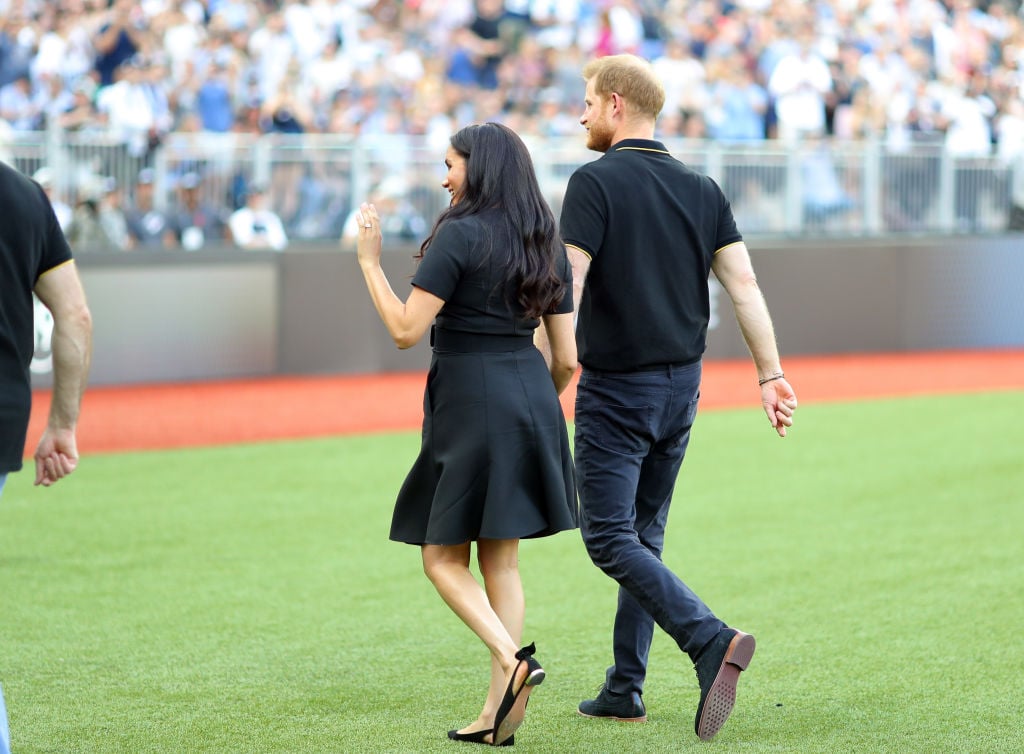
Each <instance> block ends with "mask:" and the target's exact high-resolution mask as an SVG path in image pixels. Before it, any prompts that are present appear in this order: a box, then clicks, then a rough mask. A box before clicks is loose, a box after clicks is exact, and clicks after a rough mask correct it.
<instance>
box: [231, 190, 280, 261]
mask: <svg viewBox="0 0 1024 754" xmlns="http://www.w3.org/2000/svg"><path fill="white" fill-rule="evenodd" d="M228 228H229V230H230V231H231V239H232V241H234V243H235V246H237V247H238V248H240V249H246V250H249V251H258V250H264V251H284V249H285V247H286V246H287V245H288V236H287V234H286V233H285V231H284V224H283V223H282V222H281V218H280V217H279V216H278V215H277V213H276V212H274V211H273V210H272V209H270V208H269V207H268V206H267V190H266V187H265V186H263V185H261V184H253V185H252V186H250V187H249V191H248V193H247V194H246V197H245V206H244V207H242V208H241V209H237V210H235V211H234V212H232V213H231V217H230V218H229V219H228Z"/></svg>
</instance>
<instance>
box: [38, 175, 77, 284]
mask: <svg viewBox="0 0 1024 754" xmlns="http://www.w3.org/2000/svg"><path fill="white" fill-rule="evenodd" d="M39 193H40V194H41V195H42V198H43V201H44V207H45V210H44V211H45V212H46V219H45V227H46V233H45V236H44V237H43V253H42V254H41V255H40V257H39V265H38V266H37V267H36V270H35V279H36V280H38V279H39V277H40V276H41V275H42V274H43V273H45V272H48V271H49V270H52V269H53V268H54V267H60V266H61V265H62V264H65V263H67V262H69V261H71V256H72V255H71V247H70V246H69V245H68V241H67V239H66V238H65V237H64V231H62V230H61V229H60V223H59V222H58V221H57V215H56V213H54V211H53V205H51V204H50V200H49V198H48V197H47V196H46V193H45V192H44V191H43V190H42V189H41V188H40V189H39Z"/></svg>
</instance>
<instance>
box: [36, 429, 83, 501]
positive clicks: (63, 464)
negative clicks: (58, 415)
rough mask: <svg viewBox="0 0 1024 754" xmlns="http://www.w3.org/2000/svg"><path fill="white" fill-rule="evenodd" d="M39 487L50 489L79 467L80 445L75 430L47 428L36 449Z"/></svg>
mask: <svg viewBox="0 0 1024 754" xmlns="http://www.w3.org/2000/svg"><path fill="white" fill-rule="evenodd" d="M35 459H36V481H35V483H36V484H37V485H39V484H41V485H43V486H44V487H49V486H50V485H52V484H56V483H57V482H58V481H59V480H61V479H63V478H64V477H66V476H67V475H68V474H70V473H71V472H72V471H74V470H75V469H76V468H77V467H78V444H77V443H76V442H75V431H74V430H73V429H51V428H50V427H47V428H46V431H45V432H43V436H42V437H41V438H40V439H39V445H38V446H37V447H36V454H35Z"/></svg>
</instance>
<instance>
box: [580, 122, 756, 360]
mask: <svg viewBox="0 0 1024 754" xmlns="http://www.w3.org/2000/svg"><path fill="white" fill-rule="evenodd" d="M560 229H561V234H562V240H563V241H565V243H566V244H567V245H569V246H574V247H576V248H577V249H579V250H580V251H582V252H583V253H584V254H586V255H587V256H588V257H590V260H591V264H590V271H589V273H588V274H587V281H586V286H585V288H584V290H583V298H582V300H581V301H580V310H579V320H578V324H577V328H576V341H577V346H578V350H579V360H580V363H581V364H583V366H585V367H587V368H590V369H597V370H601V371H609V372H631V371H637V370H642V369H645V368H650V367H654V366H658V365H662V364H689V363H693V362H695V361H697V360H699V359H700V358H701V356H702V354H703V353H704V349H705V346H706V339H707V331H708V320H709V318H710V304H709V301H708V298H709V295H708V276H709V275H710V273H711V262H712V260H713V259H714V256H715V253H716V252H717V251H719V250H721V249H723V248H725V247H726V246H729V245H731V244H735V243H738V242H740V241H742V240H743V237H742V236H741V235H740V233H739V231H738V230H737V229H736V222H735V220H734V219H733V216H732V208H731V207H730V205H729V201H728V200H727V199H726V198H725V195H724V194H723V193H722V190H721V189H720V188H719V187H718V184H716V183H715V182H714V181H713V180H711V179H710V178H708V177H707V176H705V175H702V174H700V173H698V172H696V171H694V170H691V169H690V168H688V167H687V166H686V165H684V164H683V163H681V162H680V161H679V160H677V159H675V158H674V157H672V156H671V155H670V154H669V153H668V150H666V149H665V146H664V145H663V144H661V143H660V142H657V141H649V140H646V139H625V140H623V141H620V142H618V143H616V144H615V145H614V146H612V148H611V149H609V150H608V151H607V152H606V153H605V154H604V155H603V156H602V157H601V158H599V159H597V160H594V161H593V162H590V163H587V164H586V165H583V166H582V167H580V168H579V169H578V170H576V172H575V173H573V175H572V177H571V178H570V179H569V184H568V186H567V188H566V193H565V199H564V201H563V204H562V216H561V220H560Z"/></svg>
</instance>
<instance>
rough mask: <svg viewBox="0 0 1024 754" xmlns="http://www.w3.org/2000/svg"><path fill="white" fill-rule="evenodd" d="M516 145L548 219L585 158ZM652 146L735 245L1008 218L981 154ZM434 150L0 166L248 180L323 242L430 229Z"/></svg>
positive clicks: (157, 149) (314, 148)
mask: <svg viewBox="0 0 1024 754" xmlns="http://www.w3.org/2000/svg"><path fill="white" fill-rule="evenodd" d="M524 140H525V141H526V142H527V144H528V145H529V147H530V150H531V153H532V155H533V157H534V161H535V164H536V167H537V173H538V177H539V179H540V182H541V185H542V188H543V189H544V191H545V194H546V195H547V197H548V199H549V200H550V202H551V204H552V206H553V207H554V208H555V210H556V214H557V210H558V208H559V206H560V201H561V196H562V193H563V191H564V188H565V185H566V181H567V180H568V177H569V175H570V174H571V173H572V171H573V170H574V169H575V168H576V167H577V166H578V165H580V164H582V163H584V162H587V161H589V160H592V159H594V158H595V157H596V156H597V155H595V154H594V153H593V152H589V151H587V150H586V148H585V147H584V146H583V144H582V140H581V139H579V138H576V137H564V138H540V137H536V136H526V137H524ZM666 144H667V146H668V147H669V149H670V150H671V151H672V153H673V154H674V155H675V156H676V157H678V158H679V159H681V160H683V161H684V162H686V163H687V164H689V165H691V166H692V167H694V168H695V169H696V170H699V171H701V172H705V173H707V174H708V175H710V176H711V177H712V178H714V179H715V180H716V181H718V183H719V184H720V185H721V186H722V189H723V190H724V191H725V193H726V195H727V196H728V197H729V198H730V201H731V202H732V205H733V209H734V212H735V216H736V219H737V223H738V225H739V227H740V229H741V230H742V232H744V233H745V234H751V235H766V236H773V235H774V236H806V237H814V236H834V237H862V236H870V237H877V236H886V235H898V234H914V235H918V234H949V233H975V234H991V233H1000V232H1003V231H1004V230H1005V229H1006V226H1007V221H1008V218H1009V216H1010V211H1011V201H1010V197H1011V182H1012V179H1013V168H1012V167H1011V166H1010V165H1007V164H1004V163H1003V162H1002V161H1000V160H999V159H998V158H997V157H995V156H986V157H970V158H965V157H957V156H954V155H951V154H949V153H948V152H946V151H945V150H944V149H943V148H942V145H941V144H911V145H908V146H906V147H905V148H902V149H893V148H890V147H889V146H887V145H886V144H884V143H882V142H879V141H860V142H845V141H842V142H841V141H834V140H824V139H817V140H807V141H803V142H800V143H798V144H794V145H786V144H784V143H781V142H775V141H766V142H759V143H752V144H723V143H718V142H713V141H704V140H693V139H680V140H666ZM445 146H446V145H444V144H441V145H438V144H436V143H428V142H427V140H425V139H424V138H423V137H420V136H412V135H381V136H363V137H360V138H353V137H348V136H338V135H327V134H304V135H291V134H287V135H286V134H262V135H260V134H243V133H238V134H235V133H228V134H213V133H172V134H169V135H167V136H166V137H164V138H163V139H162V140H160V141H159V143H156V144H152V145H150V147H149V149H148V150H147V151H146V153H145V154H139V153H138V152H136V151H133V150H132V149H131V148H130V147H129V146H128V145H126V144H124V143H123V142H120V141H118V140H117V139H114V138H112V137H111V136H110V135H109V134H107V133H104V132H87V133H83V132H67V133H65V132H61V131H59V130H51V131H48V132H6V133H5V134H3V136H2V137H0V159H4V160H5V161H7V162H9V163H11V164H13V165H15V167H17V168H18V169H20V170H21V171H22V172H24V173H26V174H28V175H33V174H35V172H36V171H37V170H38V169H39V168H41V167H48V168H49V169H50V174H51V175H52V176H53V180H54V187H55V190H56V192H57V195H58V196H61V197H62V198H63V200H64V201H67V202H68V203H72V204H73V203H74V202H76V201H80V200H81V199H83V198H88V197H89V195H91V194H95V193H96V192H98V191H100V190H103V189H101V188H100V187H102V186H104V185H106V186H107V188H109V185H110V183H111V182H110V181H109V180H108V179H110V178H113V179H114V180H115V181H116V182H117V186H118V190H120V191H122V192H124V194H123V195H124V197H125V198H126V199H127V200H129V201H130V198H131V196H132V194H133V191H134V186H135V181H136V178H137V175H138V173H139V171H140V170H141V169H142V168H144V167H149V168H151V169H152V171H153V175H154V177H155V187H156V191H155V202H156V205H157V207H158V208H166V207H169V206H172V205H173V204H174V203H175V197H176V192H177V186H178V183H179V181H180V178H181V177H182V176H183V175H185V174H186V173H195V174H197V175H198V176H200V177H201V179H202V194H203V196H204V198H205V200H206V201H208V202H210V203H213V204H215V205H217V206H219V207H221V208H222V209H223V210H224V211H225V212H227V211H230V210H231V209H234V208H236V207H238V206H240V205H241V203H242V201H243V200H244V194H245V191H246V189H247V187H248V186H251V185H252V184H253V183H261V184H264V185H265V186H266V187H267V188H268V189H269V194H270V197H271V206H272V207H273V209H275V210H276V211H277V212H278V213H279V214H280V215H281V216H282V218H283V219H284V220H285V222H286V224H287V227H288V229H289V235H290V236H291V237H293V238H294V239H296V240H298V239H303V238H307V239H324V238H332V237H337V235H338V233H339V232H340V231H341V228H342V226H343V224H344V222H345V218H346V217H347V216H348V214H349V213H350V212H351V211H352V209H353V208H354V207H355V206H357V205H358V202H359V201H361V200H362V199H364V198H373V197H374V196H376V195H377V192H380V191H386V192H388V194H389V196H390V197H391V198H392V199H397V200H398V204H396V205H395V207H396V209H394V210H393V211H395V212H400V213H408V214H410V215H415V216H418V217H420V218H422V219H426V220H428V221H429V220H432V219H433V218H434V217H435V216H436V215H437V213H438V212H439V211H440V210H441V209H442V208H443V207H444V206H445V205H446V204H447V201H448V195H447V193H446V192H445V191H443V190H442V189H441V188H440V183H441V180H442V179H443V177H444V166H443V163H442V158H441V155H443V151H444V148H445ZM420 225H422V223H421V224H420Z"/></svg>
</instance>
